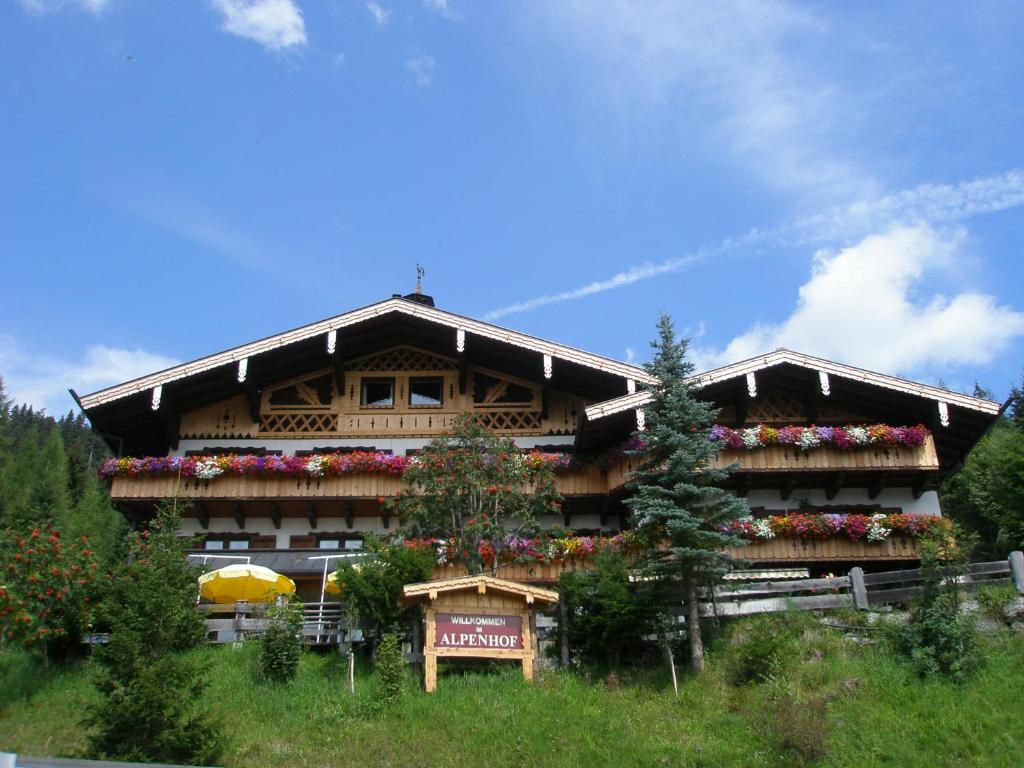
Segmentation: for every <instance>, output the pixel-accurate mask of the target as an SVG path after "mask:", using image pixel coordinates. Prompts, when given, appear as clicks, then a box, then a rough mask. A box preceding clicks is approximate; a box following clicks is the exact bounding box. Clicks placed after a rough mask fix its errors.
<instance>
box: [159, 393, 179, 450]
mask: <svg viewBox="0 0 1024 768" xmlns="http://www.w3.org/2000/svg"><path fill="white" fill-rule="evenodd" d="M159 404H160V407H159V408H157V409H156V417H157V418H158V419H159V420H160V429H161V431H162V432H163V437H164V442H165V443H167V445H168V446H170V450H177V448H178V437H179V435H180V434H181V412H180V411H179V410H178V409H177V408H176V407H175V406H174V402H173V401H172V400H171V399H170V398H168V397H167V395H166V394H165V395H162V396H161V398H160V401H159Z"/></svg>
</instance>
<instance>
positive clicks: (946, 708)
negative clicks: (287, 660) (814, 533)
mask: <svg viewBox="0 0 1024 768" xmlns="http://www.w3.org/2000/svg"><path fill="white" fill-rule="evenodd" d="M746 626H747V627H751V626H752V627H754V629H755V630H757V629H758V627H757V625H756V624H755V625H749V624H748V625H746ZM760 629H761V630H764V629H765V627H760ZM768 629H769V630H770V632H769V634H771V632H772V631H774V630H773V628H772V627H771V626H769V627H768ZM786 631H787V632H788V637H789V638H790V640H789V641H787V642H785V643H777V644H775V645H773V646H772V647H771V648H768V649H767V650H764V653H763V655H761V656H758V654H759V653H761V649H759V648H758V647H757V645H756V642H755V643H754V644H753V645H751V643H750V635H749V632H748V631H747V630H746V629H744V625H739V628H738V629H736V630H734V631H733V633H732V634H733V639H732V640H731V641H721V642H719V643H718V644H717V646H716V647H715V648H714V649H713V652H712V654H711V656H710V659H709V661H710V665H709V672H708V674H706V675H705V676H704V677H703V678H701V679H699V680H695V679H689V678H684V679H683V681H682V684H681V691H680V700H679V701H676V699H675V697H674V696H673V693H672V690H671V686H670V684H668V683H667V681H666V680H665V679H664V678H662V677H655V676H650V675H641V676H639V677H636V676H631V675H628V674H621V675H619V676H614V675H613V676H610V677H609V676H596V675H587V674H581V673H561V672H557V673H547V674H545V675H543V676H542V677H541V679H540V680H539V681H538V683H537V684H535V685H532V686H531V685H528V684H525V683H523V681H522V680H521V678H520V677H519V675H518V674H517V672H516V670H515V669H514V668H511V667H509V668H505V669H503V670H498V671H495V672H493V673H473V674H449V675H447V676H444V677H442V679H441V680H440V685H439V690H438V692H437V693H436V694H434V695H432V696H428V695H426V694H424V693H422V692H421V691H420V690H419V689H418V688H417V687H416V685H415V684H414V683H413V682H412V681H410V684H409V686H408V692H407V694H406V695H405V697H404V698H403V699H402V700H401V701H400V702H399V703H398V704H396V705H394V706H393V707H391V708H389V709H383V708H382V707H381V705H380V704H379V703H378V698H377V697H376V695H375V691H374V684H375V681H374V679H373V676H372V675H371V674H369V673H368V672H363V673H362V674H360V675H359V678H358V680H357V694H356V696H355V697H352V696H351V695H349V693H348V692H347V690H346V676H345V672H346V670H345V668H344V665H343V664H342V663H341V661H340V660H339V659H338V658H337V657H336V656H322V655H314V654H305V655H304V657H303V659H302V664H301V667H300V671H299V675H298V678H297V679H296V680H295V681H294V682H292V683H291V684H288V685H284V686H276V687H275V686H268V685H266V684H263V683H260V682H258V681H256V679H255V678H254V674H253V668H254V665H255V655H254V650H255V649H254V648H251V647H246V648H243V649H240V650H233V649H231V648H206V649H203V650H201V651H199V652H198V653H199V655H200V656H201V657H202V659H203V661H204V662H205V663H207V664H208V667H209V680H210V688H209V690H208V691H207V695H208V696H209V698H210V701H211V703H212V704H213V706H214V710H215V712H216V713H217V715H218V717H219V719H220V720H221V722H222V723H223V725H224V728H225V731H226V734H227V744H228V748H227V753H226V754H225V757H224V759H223V760H222V762H223V764H225V765H230V766H261V767H262V766H295V767H297V768H298V767H301V766H337V765H344V764H349V763H350V762H351V763H352V764H358V765H361V766H367V767H369V766H417V768H422V766H425V765H431V766H459V767H460V768H461V767H462V766H465V765H490V766H522V765H545V766H596V765H625V766H660V765H666V766H751V767H754V766H766V767H767V766H800V765H820V766H836V767H838V766H851V768H852V767H853V766H857V767H858V768H864V767H865V766H901V768H910V767H912V766H921V767H922V768H925V767H927V768H934V767H935V766H961V765H962V766H973V767H978V768H981V767H984V766H1019V765H1020V764H1021V755H1020V751H1019V750H1020V747H1021V745H1022V744H1024V708H1022V707H1020V691H1021V690H1024V639H1022V638H1021V637H1007V636H1000V637H997V638H993V639H990V640H988V641H987V642H988V645H987V647H986V654H985V655H986V662H985V664H984V666H983V667H982V668H981V669H980V670H979V671H978V672H977V673H976V674H975V675H974V677H973V678H972V679H971V680H970V681H969V682H968V683H966V684H965V685H963V686H962V687H957V686H955V685H953V684H951V683H947V682H942V681H939V680H926V681H922V680H919V679H917V678H916V677H915V676H914V675H913V673H911V672H910V671H909V670H908V669H907V667H906V666H905V665H904V664H903V663H902V662H901V661H900V660H899V659H897V658H895V657H892V656H890V655H889V654H888V653H887V652H885V651H884V650H882V649H881V648H880V647H864V646H859V645H857V644H855V643H851V642H850V641H847V640H844V639H842V638H841V637H839V636H837V635H835V634H833V633H831V632H830V631H827V630H823V629H821V628H819V627H817V626H816V625H813V624H811V623H809V622H801V623H800V625H799V626H798V627H796V628H795V629H794V628H793V627H789V628H787V630H786ZM754 634H755V635H756V631H755V633H754ZM763 636H764V635H763V634H762V637H763ZM751 651H753V655H751ZM771 658H774V659H775V661H774V662H770V661H766V660H767V659H771ZM3 671H4V679H3V684H4V687H3V688H2V689H0V702H4V703H3V704H2V706H3V709H2V710H0V748H2V749H6V750H11V751H15V752H18V753H20V754H25V755H49V756H71V755H75V754H78V753H80V752H81V750H82V748H83V746H84V732H83V730H82V727H81V726H80V725H79V719H80V717H81V715H82V713H83V712H84V711H86V710H87V709H88V708H89V706H90V704H91V702H92V701H93V699H94V694H93V692H92V690H91V688H90V685H89V673H90V671H89V665H88V664H87V663H86V664H79V665H77V666H74V667H72V668H67V669H63V670H56V671H54V672H52V673H50V674H49V675H47V676H46V677H44V678H42V680H41V682H40V680H39V678H35V679H34V680H33V681H32V684H31V685H29V684H27V683H26V682H25V680H24V676H25V675H26V674H28V672H27V671H26V669H21V668H19V667H18V666H17V664H14V663H11V662H10V661H8V662H7V666H6V667H5V668H4V670H3ZM744 677H747V678H751V677H752V678H753V679H752V681H751V682H741V679H743V678H744ZM32 689H34V690H32ZM30 691H31V692H30Z"/></svg>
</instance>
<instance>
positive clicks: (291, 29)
mask: <svg viewBox="0 0 1024 768" xmlns="http://www.w3.org/2000/svg"><path fill="white" fill-rule="evenodd" d="M211 3H212V4H213V7H214V8H215V9H216V10H218V11H220V12H221V14H222V15H223V16H224V22H223V24H222V27H221V28H222V29H223V30H224V31H225V32H230V33H231V34H233V35H237V36H238V37H245V38H248V39H250V40H255V41H256V42H257V43H259V44H260V45H262V46H264V47H266V48H269V49H270V50H272V51H277V50H282V49H285V48H291V47H293V46H301V45H305V43H306V25H305V23H304V22H303V21H302V12H301V11H300V10H299V8H298V6H296V5H295V3H294V2H293V1H292V0H211Z"/></svg>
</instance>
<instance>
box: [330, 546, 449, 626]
mask: <svg viewBox="0 0 1024 768" xmlns="http://www.w3.org/2000/svg"><path fill="white" fill-rule="evenodd" d="M367 544H368V546H369V547H370V549H371V550H372V553H371V555H370V556H369V557H367V558H365V559H363V560H360V561H359V562H358V563H356V564H352V563H348V562H342V563H341V565H340V566H339V567H338V581H337V583H338V587H339V588H340V589H341V599H342V600H343V601H344V602H345V604H346V606H347V607H348V609H349V610H350V611H352V612H354V614H356V615H358V616H359V618H360V619H361V620H363V621H365V622H366V624H367V628H368V629H370V630H371V631H372V632H373V633H374V634H375V635H377V636H378V637H379V636H380V635H382V634H383V633H385V632H392V631H394V630H395V629H397V628H398V627H399V626H401V624H402V623H404V622H407V621H408V620H409V619H410V618H411V617H412V615H413V612H414V611H418V610H419V609H418V607H412V608H409V607H402V606H400V605H399V602H398V600H399V598H400V597H401V596H402V587H404V586H405V585H406V584H414V583H417V582H421V581H427V580H428V579H429V578H430V576H431V574H432V572H433V569H434V552H433V549H431V548H430V547H407V546H405V545H403V544H401V543H399V544H392V545H389V546H382V545H381V544H379V543H378V542H376V541H373V540H368V541H367Z"/></svg>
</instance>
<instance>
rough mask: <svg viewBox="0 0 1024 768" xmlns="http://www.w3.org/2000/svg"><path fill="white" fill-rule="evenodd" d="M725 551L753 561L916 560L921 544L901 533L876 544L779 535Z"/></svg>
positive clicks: (919, 554)
mask: <svg viewBox="0 0 1024 768" xmlns="http://www.w3.org/2000/svg"><path fill="white" fill-rule="evenodd" d="M728 552H729V554H730V555H732V556H733V557H737V558H743V559H745V560H750V561H752V562H756V563H792V562H797V561H802V562H811V563H822V562H844V563H845V562H861V561H870V560H918V559H919V558H920V556H921V544H920V542H919V541H918V540H917V539H911V538H907V537H905V536H890V537H889V538H887V539H886V540H885V541H882V542H877V543H876V542H871V541H849V540H848V539H840V538H831V539H823V540H821V541H805V540H802V539H787V538H781V537H780V538H775V539H769V540H767V541H756V542H751V543H750V544H748V545H747V546H745V547H733V548H730V549H729V550H728Z"/></svg>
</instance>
